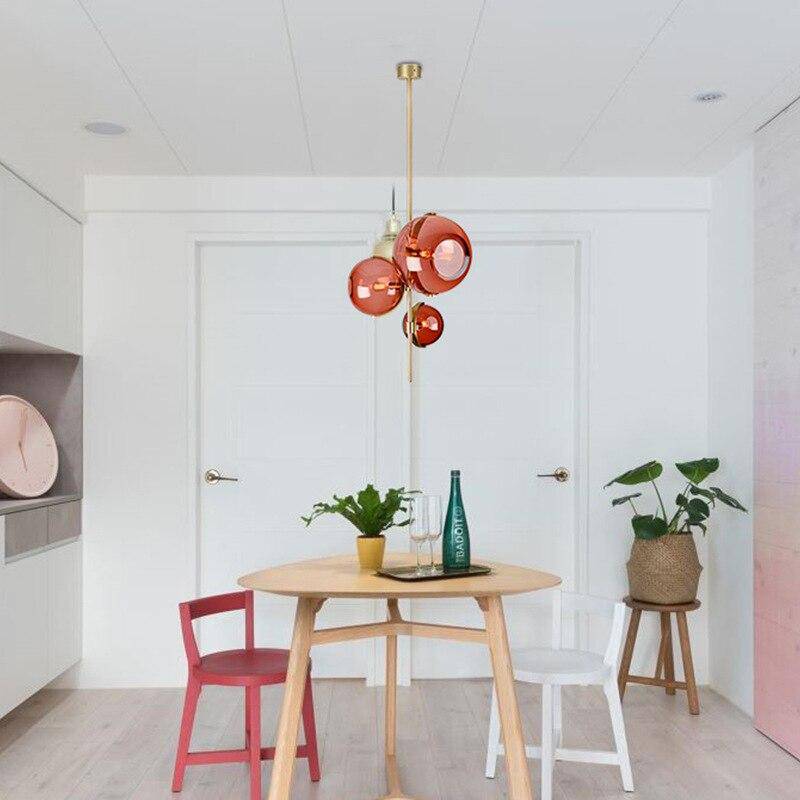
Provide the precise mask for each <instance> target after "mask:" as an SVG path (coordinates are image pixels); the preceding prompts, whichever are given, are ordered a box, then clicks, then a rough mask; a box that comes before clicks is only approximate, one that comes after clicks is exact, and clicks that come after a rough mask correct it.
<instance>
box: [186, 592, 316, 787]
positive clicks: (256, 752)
mask: <svg viewBox="0 0 800 800" xmlns="http://www.w3.org/2000/svg"><path fill="white" fill-rule="evenodd" d="M178 608H179V610H180V617H181V631H182V633H183V644H184V646H185V648H186V659H187V661H188V662H189V681H188V683H187V686H186V700H185V701H184V706H183V717H182V719H181V732H180V736H179V737H178V753H177V756H176V758H175V772H174V773H173V777H172V791H173V792H179V791H180V790H181V788H182V787H183V775H184V772H185V771H186V767H187V765H189V764H229V763H231V762H236V761H243V762H248V761H249V762H250V797H251V800H261V762H262V761H263V760H266V759H271V758H274V757H275V748H274V747H261V687H262V686H266V685H269V684H273V683H284V682H285V681H286V667H287V664H288V663H289V651H288V650H275V649H267V648H262V647H255V646H254V625H253V593H252V592H250V591H248V592H232V593H231V594H220V595H216V596H215V597H202V598H200V599H198V600H191V601H190V602H188V603H181V604H180V605H179V606H178ZM241 609H244V619H245V646H244V650H225V651H222V652H219V653H209V654H208V655H205V656H201V655H200V652H199V650H198V649H197V640H196V639H195V636H194V628H193V627H192V620H195V619H198V618H199V617H205V616H208V615H209V614H219V613H222V612H224V611H239V610H241ZM206 684H215V685H217V686H244V691H245V736H244V738H245V744H244V749H242V750H208V751H204V752H194V753H191V752H189V742H190V740H191V737H192V726H193V724H194V715H195V711H196V709H197V701H198V699H199V697H200V691H201V690H202V688H203V686H204V685H206ZM303 728H304V730H305V737H306V743H305V744H304V745H300V746H299V747H298V748H297V757H298V758H307V759H308V769H309V772H310V773H311V780H312V781H318V780H319V758H318V755H317V729H316V725H315V723H314V699H313V696H312V693H311V665H310V664H309V667H308V678H307V680H306V693H305V698H304V700H303Z"/></svg>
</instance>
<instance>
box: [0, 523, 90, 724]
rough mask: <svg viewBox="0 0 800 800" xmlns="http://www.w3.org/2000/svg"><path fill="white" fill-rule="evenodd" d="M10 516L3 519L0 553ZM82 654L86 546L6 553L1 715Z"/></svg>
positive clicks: (0, 605) (1, 593) (0, 566)
mask: <svg viewBox="0 0 800 800" xmlns="http://www.w3.org/2000/svg"><path fill="white" fill-rule="evenodd" d="M6 519H7V518H6V517H0V545H2V546H0V554H2V553H3V552H5V527H6ZM80 655H81V542H80V540H77V541H71V542H68V543H66V544H59V545H56V546H52V547H48V548H46V549H43V550H39V551H37V552H33V553H31V554H26V555H22V556H20V557H16V558H11V559H5V558H2V556H1V555H0V716H3V715H4V714H7V713H8V712H9V711H10V710H11V709H13V708H15V707H16V706H18V705H19V704H20V703H21V702H22V701H23V700H25V699H26V698H28V697H30V696H31V695H32V694H33V693H34V692H37V691H38V690H39V689H41V688H42V687H43V686H45V685H46V684H47V683H49V682H50V681H51V680H53V679H54V678H55V677H57V676H58V675H60V674H61V673H62V672H64V670H66V669H67V668H68V667H70V666H72V665H73V664H74V663H76V662H77V661H78V660H79V658H80Z"/></svg>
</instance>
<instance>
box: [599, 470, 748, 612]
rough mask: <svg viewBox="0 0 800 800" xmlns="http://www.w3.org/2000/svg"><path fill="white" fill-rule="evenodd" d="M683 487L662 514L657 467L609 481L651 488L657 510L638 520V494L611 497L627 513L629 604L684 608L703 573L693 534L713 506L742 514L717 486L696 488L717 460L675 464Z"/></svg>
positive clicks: (702, 526)
mask: <svg viewBox="0 0 800 800" xmlns="http://www.w3.org/2000/svg"><path fill="white" fill-rule="evenodd" d="M675 467H676V468H677V470H678V472H680V473H681V475H683V477H684V478H685V479H686V481H687V483H686V486H685V488H684V489H683V491H682V492H680V493H679V494H678V496H677V497H676V498H675V506H676V508H675V510H674V511H672V513H671V514H668V513H667V509H666V507H665V505H664V500H663V498H662V496H661V492H660V491H659V489H658V484H657V483H656V479H657V478H659V477H660V476H661V473H662V472H663V471H664V468H663V467H662V466H661V464H659V462H658V461H648V462H647V463H646V464H642V465H641V466H640V467H636V468H635V469H631V470H628V471H627V472H623V473H622V475H618V476H617V477H616V478H614V479H613V480H611V481H609V482H608V483H607V484H606V485H605V487H604V488H608V487H609V486H611V485H612V484H615V483H616V484H620V485H622V486H637V485H639V484H643V483H651V484H652V485H653V489H654V491H655V496H656V499H657V505H656V509H655V511H654V513H652V514H642V513H640V512H639V509H638V508H637V505H636V503H641V501H640V500H638V498H640V497H641V496H642V493H641V492H635V493H634V494H626V495H623V496H622V497H615V498H614V499H613V500H612V501H611V505H612V506H622V505H629V506H630V507H631V510H632V511H633V517H632V519H631V525H632V527H633V536H634V539H633V547H632V548H631V556H630V560H629V561H628V563H627V569H628V585H629V587H630V595H631V597H632V598H633V599H634V600H641V601H643V602H645V603H659V604H666V605H670V604H678V603H690V602H691V601H693V600H694V599H695V598H696V597H697V587H698V584H699V583H700V572H701V571H702V569H703V567H702V566H701V565H700V559H699V558H698V557H697V548H696V547H695V543H694V537H693V535H692V534H693V532H694V531H695V530H701V531H702V532H703V535H705V533H706V523H707V521H708V519H709V517H710V516H711V513H712V510H713V509H714V508H715V507H716V504H717V502H720V503H722V504H723V505H726V506H728V507H730V508H734V509H736V510H737V511H744V512H745V513H746V512H747V509H746V508H745V507H744V506H743V505H742V504H741V503H740V502H739V501H738V500H737V499H736V498H734V497H731V496H730V495H729V494H728V493H727V492H724V491H723V490H722V489H720V488H719V487H718V486H709V487H707V488H706V487H705V486H701V485H700V484H701V483H703V482H704V481H705V480H706V478H708V477H709V476H710V475H712V474H713V473H714V472H716V471H717V470H718V469H719V459H718V458H700V459H697V460H696V461H684V462H682V463H680V464H676V465H675Z"/></svg>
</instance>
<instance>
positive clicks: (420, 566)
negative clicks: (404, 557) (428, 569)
mask: <svg viewBox="0 0 800 800" xmlns="http://www.w3.org/2000/svg"><path fill="white" fill-rule="evenodd" d="M415 544H416V551H417V572H422V565H421V564H420V563H419V547H420V544H421V543H420V542H416V543H415Z"/></svg>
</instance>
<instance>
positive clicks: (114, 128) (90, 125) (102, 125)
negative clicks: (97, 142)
mask: <svg viewBox="0 0 800 800" xmlns="http://www.w3.org/2000/svg"><path fill="white" fill-rule="evenodd" d="M83 127H84V128H85V129H86V130H87V131H89V133H96V134H97V135H98V136H122V134H123V133H127V132H128V129H127V128H126V127H125V126H124V125H117V123H116V122H102V121H101V120H97V121H95V122H87V123H86V124H85V125H84V126H83Z"/></svg>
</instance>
